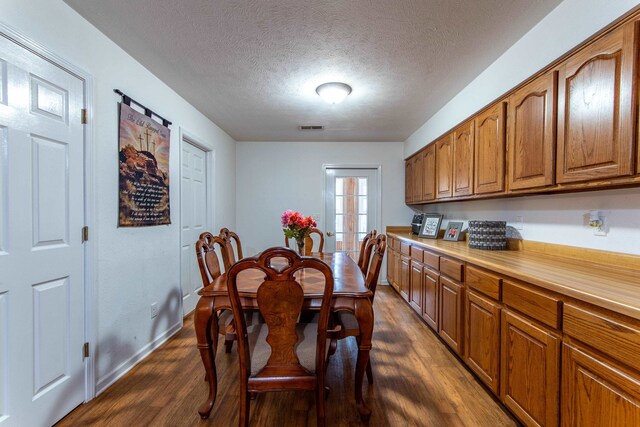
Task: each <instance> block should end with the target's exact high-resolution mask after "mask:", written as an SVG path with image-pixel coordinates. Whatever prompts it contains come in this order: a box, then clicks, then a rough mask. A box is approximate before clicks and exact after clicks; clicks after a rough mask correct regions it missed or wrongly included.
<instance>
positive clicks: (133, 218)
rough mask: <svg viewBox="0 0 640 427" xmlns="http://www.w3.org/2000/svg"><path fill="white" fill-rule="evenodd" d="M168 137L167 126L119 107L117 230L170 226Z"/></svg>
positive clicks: (131, 109) (123, 105)
mask: <svg viewBox="0 0 640 427" xmlns="http://www.w3.org/2000/svg"><path fill="white" fill-rule="evenodd" d="M124 99H127V97H126V96H125V97H124ZM129 100H130V99H129ZM164 123H165V124H167V121H166V120H164ZM170 133H171V131H170V130H169V127H168V126H163V125H161V124H159V123H157V122H156V121H155V120H153V119H152V118H151V117H148V116H146V115H144V114H141V113H139V112H137V111H136V110H134V109H133V108H131V107H130V106H129V105H126V104H125V102H122V103H120V132H119V144H118V148H119V151H120V219H119V223H118V225H119V226H121V227H144V226H150V225H162V224H171V214H170V209H169V208H170V206H169V141H170V140H169V136H170Z"/></svg>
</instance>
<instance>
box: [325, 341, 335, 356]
mask: <svg viewBox="0 0 640 427" xmlns="http://www.w3.org/2000/svg"><path fill="white" fill-rule="evenodd" d="M337 348H338V340H337V339H335V338H332V339H331V342H330V343H329V353H328V354H327V356H328V357H331V356H333V355H334V354H335V352H336V349H337Z"/></svg>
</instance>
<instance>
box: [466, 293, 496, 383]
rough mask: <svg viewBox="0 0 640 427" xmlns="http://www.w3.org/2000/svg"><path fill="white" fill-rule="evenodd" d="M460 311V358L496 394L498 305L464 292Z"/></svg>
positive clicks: (477, 295) (474, 294)
mask: <svg viewBox="0 0 640 427" xmlns="http://www.w3.org/2000/svg"><path fill="white" fill-rule="evenodd" d="M464 312H465V315H464V318H465V325H464V330H465V345H464V354H465V357H464V360H465V362H466V363H467V365H468V366H469V368H471V370H472V371H474V372H475V373H476V374H477V375H478V377H479V378H480V380H482V382H484V383H485V384H486V385H487V386H488V387H489V388H490V389H491V390H492V391H493V392H494V393H496V394H498V389H499V372H500V304H499V303H497V302H494V301H491V300H490V299H488V298H485V297H482V296H480V295H479V294H476V293H475V292H473V291H467V296H466V299H465V310H464Z"/></svg>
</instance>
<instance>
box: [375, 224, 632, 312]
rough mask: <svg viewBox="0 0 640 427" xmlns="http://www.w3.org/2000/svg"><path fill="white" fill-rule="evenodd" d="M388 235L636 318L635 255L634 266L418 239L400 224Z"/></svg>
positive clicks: (388, 231)
mask: <svg viewBox="0 0 640 427" xmlns="http://www.w3.org/2000/svg"><path fill="white" fill-rule="evenodd" d="M390 228H391V227H390ZM398 228H399V227H398ZM387 235H388V236H390V237H394V238H398V239H400V240H403V241H405V242H409V243H411V244H417V245H419V246H421V247H423V248H424V249H427V250H429V249H431V250H433V251H435V252H438V253H439V254H440V255H445V256H449V257H452V258H456V259H459V260H461V261H465V262H468V263H470V264H473V265H476V266H479V267H483V268H486V269H489V270H492V271H494V272H496V273H499V274H501V275H504V276H508V277H511V278H514V279H519V280H522V281H524V282H527V283H531V284H533V285H537V286H540V287H541V288H544V289H548V290H550V291H554V292H557V293H559V294H562V295H566V296H569V297H573V298H576V299H578V300H581V301H584V302H588V303H591V304H594V305H596V306H598V307H602V308H605V309H609V310H612V311H615V312H618V313H621V314H625V315H627V316H630V317H633V318H635V319H638V320H640V257H638V264H637V268H635V266H634V268H629V266H628V264H629V262H628V259H626V260H625V263H624V265H625V266H624V267H623V266H618V265H616V264H615V263H611V262H607V263H606V264H599V263H595V262H593V261H586V260H584V259H578V258H572V257H566V256H559V255H557V254H552V253H542V252H534V251H526V250H508V251H487V250H480V249H471V248H469V246H468V245H467V242H464V241H461V242H450V241H445V240H442V239H438V240H434V239H422V238H419V237H417V236H416V235H415V234H411V233H410V232H408V231H401V230H399V229H388V230H387ZM610 255H615V254H610ZM608 258H609V259H611V256H609V257H608ZM608 261H609V260H608Z"/></svg>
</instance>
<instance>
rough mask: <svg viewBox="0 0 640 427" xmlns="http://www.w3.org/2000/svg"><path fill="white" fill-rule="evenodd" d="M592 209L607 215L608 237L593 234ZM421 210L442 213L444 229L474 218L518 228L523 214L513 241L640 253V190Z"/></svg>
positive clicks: (556, 196)
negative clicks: (451, 223) (590, 225)
mask: <svg viewBox="0 0 640 427" xmlns="http://www.w3.org/2000/svg"><path fill="white" fill-rule="evenodd" d="M591 210H599V211H600V212H601V215H604V216H606V218H607V224H608V229H609V233H608V235H607V236H606V237H603V236H595V235H594V233H593V231H594V230H593V229H592V228H591V227H589V226H588V213H589V211H591ZM422 211H424V212H437V213H442V214H444V219H443V221H442V228H445V227H446V226H447V223H448V222H449V221H456V220H458V221H464V222H465V225H464V227H465V228H466V227H467V221H468V220H476V219H480V220H494V221H507V225H509V226H512V227H518V224H517V222H516V217H519V216H520V217H522V218H523V226H522V229H520V230H511V231H512V232H514V233H515V235H514V237H515V238H522V239H525V240H534V241H539V242H547V243H555V244H559V245H569V246H579V247H585V248H593V249H601V250H607V251H613V252H625V253H630V254H636V255H640V244H638V242H640V215H639V213H640V189H639V188H630V189H619V190H605V191H595V192H585V193H572V194H553V195H539V196H526V197H517V198H510V199H496V200H478V201H474V202H456V203H440V204H438V205H435V206H425V207H423V208H422Z"/></svg>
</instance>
